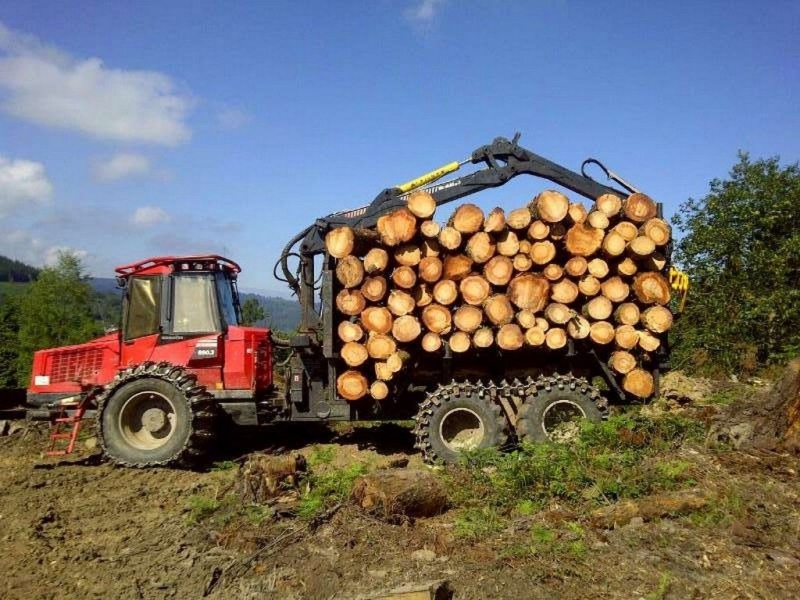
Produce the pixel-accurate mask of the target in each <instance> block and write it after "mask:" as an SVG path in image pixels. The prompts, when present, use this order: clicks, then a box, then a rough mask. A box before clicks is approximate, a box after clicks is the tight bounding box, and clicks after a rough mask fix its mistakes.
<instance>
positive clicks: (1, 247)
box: [0, 228, 89, 267]
mask: <svg viewBox="0 0 800 600" xmlns="http://www.w3.org/2000/svg"><path fill="white" fill-rule="evenodd" d="M60 252H73V253H74V254H76V255H77V256H78V257H79V258H81V259H86V258H88V257H89V253H88V252H87V251H86V250H81V249H77V248H73V247H70V246H65V245H48V244H46V243H45V242H44V241H43V240H42V239H41V238H39V237H36V236H34V235H32V234H31V233H30V232H29V231H25V230H23V229H12V230H9V231H6V230H3V229H2V228H0V254H2V255H3V256H8V257H9V258H12V259H14V260H20V261H22V262H24V263H26V264H29V265H32V266H34V267H42V266H52V265H55V264H56V263H57V262H58V255H59V253H60Z"/></svg>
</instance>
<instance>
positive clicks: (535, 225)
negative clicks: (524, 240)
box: [528, 219, 550, 240]
mask: <svg viewBox="0 0 800 600" xmlns="http://www.w3.org/2000/svg"><path fill="white" fill-rule="evenodd" d="M549 235H550V225H548V224H547V223H545V222H544V221H541V220H539V219H536V220H535V221H533V222H532V223H531V224H530V225H529V226H528V238H529V239H531V240H546V239H547V236H549Z"/></svg>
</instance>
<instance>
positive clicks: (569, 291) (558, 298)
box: [550, 279, 580, 304]
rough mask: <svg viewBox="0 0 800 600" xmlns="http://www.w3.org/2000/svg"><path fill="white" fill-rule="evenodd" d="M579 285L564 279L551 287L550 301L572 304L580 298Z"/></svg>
mask: <svg viewBox="0 0 800 600" xmlns="http://www.w3.org/2000/svg"><path fill="white" fill-rule="evenodd" d="M579 292H580V290H579V289H578V285H577V284H576V283H575V282H574V281H572V280H571V279H562V280H560V281H557V282H556V283H554V284H553V285H551V286H550V299H551V300H553V302H560V303H561V304H571V303H572V302H575V300H576V299H577V297H578V293H579Z"/></svg>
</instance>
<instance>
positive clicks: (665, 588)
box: [645, 571, 671, 600]
mask: <svg viewBox="0 0 800 600" xmlns="http://www.w3.org/2000/svg"><path fill="white" fill-rule="evenodd" d="M670 583H671V580H670V575H669V572H668V571H667V572H664V573H662V574H661V577H660V578H659V580H658V587H657V588H656V589H655V591H654V592H651V593H650V594H647V596H645V600H664V598H666V597H667V592H669V586H670Z"/></svg>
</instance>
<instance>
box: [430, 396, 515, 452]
mask: <svg viewBox="0 0 800 600" xmlns="http://www.w3.org/2000/svg"><path fill="white" fill-rule="evenodd" d="M414 433H415V434H416V436H417V442H416V447H417V448H419V449H420V450H421V451H422V455H423V459H424V460H425V461H426V462H429V463H433V462H437V461H441V462H447V463H454V462H458V460H459V458H460V457H461V456H462V455H463V453H464V452H466V451H469V450H476V449H478V448H490V447H499V446H502V445H503V444H505V443H506V441H507V440H508V426H507V422H506V419H505V417H504V416H503V413H502V410H501V408H500V406H499V405H498V404H497V403H496V402H494V400H493V398H492V394H490V393H489V388H487V387H486V386H484V385H483V384H480V383H470V382H464V383H460V382H452V383H449V384H447V385H441V386H439V387H438V388H437V389H436V390H434V391H433V392H431V393H429V394H428V396H427V397H426V399H425V401H424V402H423V403H422V405H421V406H420V410H419V412H418V413H417V417H416V427H415V428H414Z"/></svg>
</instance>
